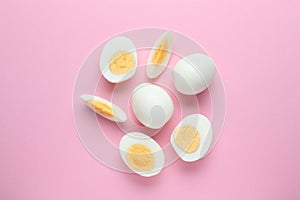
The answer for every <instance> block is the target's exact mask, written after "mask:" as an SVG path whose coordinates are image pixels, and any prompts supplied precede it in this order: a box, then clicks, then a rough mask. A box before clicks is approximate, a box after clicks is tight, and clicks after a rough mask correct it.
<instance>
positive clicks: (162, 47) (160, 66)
mask: <svg viewBox="0 0 300 200" xmlns="http://www.w3.org/2000/svg"><path fill="white" fill-rule="evenodd" d="M172 50H173V40H172V35H171V33H170V32H165V33H163V34H162V35H161V36H160V37H159V38H158V39H157V40H156V42H155V43H154V45H153V48H152V50H151V52H150V55H149V57H148V63H147V76H148V77H149V78H156V77H158V76H159V75H160V74H161V73H162V72H163V71H164V70H165V69H166V67H167V65H168V62H169V60H170V57H171V55H172Z"/></svg>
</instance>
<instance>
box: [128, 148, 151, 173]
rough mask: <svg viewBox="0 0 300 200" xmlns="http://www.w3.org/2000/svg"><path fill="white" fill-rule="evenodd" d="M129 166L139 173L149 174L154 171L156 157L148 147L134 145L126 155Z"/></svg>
mask: <svg viewBox="0 0 300 200" xmlns="http://www.w3.org/2000/svg"><path fill="white" fill-rule="evenodd" d="M126 160H127V163H128V165H129V166H130V167H131V168H132V169H133V170H136V171H139V172H149V171H152V170H153V169H154V155H153V153H152V151H151V149H149V148H148V147H147V146H145V145H142V144H134V145H132V146H130V147H129V148H128V150H127V153H126Z"/></svg>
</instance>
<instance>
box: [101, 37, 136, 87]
mask: <svg viewBox="0 0 300 200" xmlns="http://www.w3.org/2000/svg"><path fill="white" fill-rule="evenodd" d="M120 51H127V52H129V53H131V54H132V55H133V57H134V59H135V66H134V68H133V69H132V70H131V71H129V72H127V73H125V74H113V73H112V72H111V71H110V69H109V64H110V63H111V60H112V57H113V56H114V55H115V54H116V53H117V52H120ZM136 68H137V52H136V48H135V45H134V43H133V42H132V41H131V40H130V39H129V38H127V37H124V36H118V37H115V38H113V39H111V40H109V41H108V42H107V43H106V44H105V46H104V47H103V49H102V53H101V56H100V70H101V72H102V74H103V76H104V78H105V79H106V80H107V81H109V82H111V83H119V82H123V81H126V80H128V79H130V78H131V77H132V76H133V75H134V74H135V72H136Z"/></svg>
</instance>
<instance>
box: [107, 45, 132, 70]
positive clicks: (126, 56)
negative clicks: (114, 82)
mask: <svg viewBox="0 0 300 200" xmlns="http://www.w3.org/2000/svg"><path fill="white" fill-rule="evenodd" d="M134 66H135V59H134V57H133V55H132V54H131V53H129V52H127V51H119V52H117V53H115V54H114V55H113V56H112V58H111V63H110V65H109V69H110V71H111V72H112V73H113V74H126V73H127V72H129V71H131V70H132V69H133V68H134Z"/></svg>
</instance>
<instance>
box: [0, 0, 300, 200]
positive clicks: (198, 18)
mask: <svg viewBox="0 0 300 200" xmlns="http://www.w3.org/2000/svg"><path fill="white" fill-rule="evenodd" d="M299 13H300V3H299V1H298V0H285V1H284V0H281V1H280V0H278V1H271V0H264V1H258V0H253V1H240V0H228V1H214V0H212V1H205V2H204V1H196V0H195V1H191V0H185V1H182V2H181V3H175V1H164V3H161V1H158V0H153V1H148V2H140V1H138V0H135V1H124V2H119V3H117V2H116V1H103V2H101V1H99V0H98V1H96V0H87V1H84V2H83V1H70V0H69V1H68V0H60V1H58V0H55V1H50V0H48V1H37V0H27V1H20V0H19V1H15V0H11V1H1V2H0V17H1V19H0V27H1V28H0V36H1V37H0V45H1V46H0V58H1V59H0V63H1V68H0V77H1V78H0V91H1V105H2V108H1V112H0V117H1V118H0V119H1V120H0V134H1V139H0V199H1V200H2V199H3V200H16V199H22V200H32V199H43V200H48V199H49V200H50V199H72V200H77V199H78V200H81V199H89V200H90V199H113V198H115V199H119V198H128V199H129V198H130V199H145V200H148V199H167V198H168V199H171V198H173V199H185V198H187V199H189V198H193V199H194V198H202V199H211V200H217V199H245V200H248V199H249V200H250V199H251V200H253V199H259V200H260V199H261V200H262V199H273V200H277V199H278V200H279V199H299V198H300V191H299V186H300V151H299V140H300V123H299V111H300V109H299V102H300V92H299V91H300V90H299V89H298V88H297V86H299V84H300V79H299V73H300V67H299V64H298V63H299V58H300V37H299V35H300V26H299V23H300V20H299ZM144 26H155V27H163V28H169V29H174V30H177V31H179V32H182V33H184V34H186V35H188V36H190V37H192V38H193V39H195V40H196V41H198V42H199V43H200V44H202V45H203V46H204V47H205V48H206V50H207V51H208V53H209V54H210V55H211V56H212V57H213V58H214V60H215V62H216V63H217V65H218V67H219V71H220V73H221V74H222V76H223V80H224V84H225V88H226V94H227V116H226V123H225V127H224V130H223V135H222V137H221V140H220V141H219V143H218V144H217V146H216V148H215V149H214V151H213V152H212V153H211V154H210V156H209V157H207V158H206V159H205V160H203V161H201V162H196V163H193V164H191V165H187V164H186V163H183V162H182V161H180V160H179V161H177V162H176V163H175V164H174V165H172V166H170V167H168V168H166V169H165V170H164V171H163V173H162V174H160V175H159V176H156V177H153V178H150V179H144V178H141V177H139V176H136V175H129V174H126V173H119V172H116V171H114V170H111V169H109V168H107V167H105V166H103V165H101V164H100V163H99V162H97V161H96V160H95V159H93V158H92V157H91V156H90V155H89V154H88V153H87V151H86V150H85V149H84V147H83V146H82V145H81V143H80V140H79V138H78V136H77V133H76V131H75V128H74V123H73V115H72V89H73V84H74V81H75V77H76V74H77V72H78V70H79V68H80V64H81V63H82V62H83V60H84V58H85V57H86V56H87V55H88V53H89V52H90V51H91V50H92V49H93V48H94V47H95V46H96V45H97V44H99V43H101V42H102V41H104V40H106V39H107V38H108V37H110V36H111V35H114V34H116V33H120V32H123V31H126V30H129V29H132V28H138V27H144Z"/></svg>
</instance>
